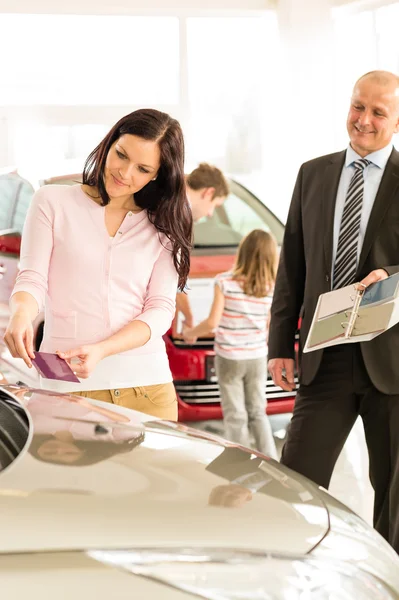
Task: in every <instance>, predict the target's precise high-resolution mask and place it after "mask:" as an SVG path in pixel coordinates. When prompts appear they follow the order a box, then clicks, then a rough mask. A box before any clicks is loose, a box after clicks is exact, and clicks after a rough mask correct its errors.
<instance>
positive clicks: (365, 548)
mask: <svg viewBox="0 0 399 600" xmlns="http://www.w3.org/2000/svg"><path fill="white" fill-rule="evenodd" d="M322 498H323V501H324V502H325V503H326V505H327V508H328V511H329V516H330V531H329V533H328V534H327V535H326V537H325V538H324V539H323V540H322V542H321V543H320V544H319V545H318V546H316V548H315V549H314V550H313V551H312V556H316V557H318V558H332V559H335V558H337V559H340V560H345V561H350V562H352V563H354V564H356V565H357V566H358V567H360V568H361V569H362V570H363V571H368V572H369V573H372V574H373V575H375V576H376V577H378V578H379V579H380V580H382V581H385V582H387V584H388V585H389V586H390V587H391V588H392V589H393V590H395V592H396V593H397V597H398V598H399V557H398V555H397V554H396V552H395V551H394V550H393V548H391V546H390V545H389V544H388V543H387V542H386V541H385V540H384V539H383V538H382V537H381V536H380V534H379V533H377V532H376V531H375V529H373V528H372V527H370V525H368V524H367V523H366V522H365V521H363V519H361V518H360V517H359V516H358V515H356V514H355V513H353V512H352V511H351V510H350V509H348V508H347V507H346V506H344V505H343V504H341V503H340V502H339V501H338V500H335V498H334V499H333V498H331V496H328V495H327V494H324V493H323V496H322Z"/></svg>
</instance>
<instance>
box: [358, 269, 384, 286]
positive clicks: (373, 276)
mask: <svg viewBox="0 0 399 600" xmlns="http://www.w3.org/2000/svg"><path fill="white" fill-rule="evenodd" d="M387 277H389V275H388V273H387V272H386V271H385V269H375V271H371V273H369V274H368V275H367V277H365V278H364V279H362V280H361V281H360V282H359V283H358V284H357V289H358V290H361V289H363V290H364V289H366V288H368V287H369V285H371V284H372V283H376V282H377V281H382V280H383V279H386V278H387Z"/></svg>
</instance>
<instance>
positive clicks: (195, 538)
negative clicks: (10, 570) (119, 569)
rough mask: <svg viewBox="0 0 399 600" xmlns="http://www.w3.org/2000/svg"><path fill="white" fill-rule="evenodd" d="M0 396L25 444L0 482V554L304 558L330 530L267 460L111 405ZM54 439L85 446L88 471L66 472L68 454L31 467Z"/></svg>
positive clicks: (306, 494)
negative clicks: (19, 409)
mask: <svg viewBox="0 0 399 600" xmlns="http://www.w3.org/2000/svg"><path fill="white" fill-rule="evenodd" d="M5 389H6V390H7V392H8V393H10V392H11V393H12V394H13V395H14V398H17V399H18V401H19V402H20V403H21V404H22V405H23V406H25V409H26V411H27V412H28V416H29V420H30V437H29V440H28V442H27V444H26V447H25V450H24V451H23V452H22V453H21V454H20V456H19V457H18V458H17V459H16V460H15V461H14V462H13V463H12V464H11V465H10V466H9V467H7V468H6V469H5V470H4V471H3V472H2V473H0V531H1V536H0V553H9V552H31V551H33V552H35V551H49V550H80V549H94V548H102V549H110V548H132V547H164V548H165V547H181V546H183V547H184V546H190V547H193V546H194V547H196V546H198V547H208V548H209V547H218V548H234V549H250V550H263V551H264V550H268V551H274V552H290V553H298V554H303V553H306V552H309V551H310V550H311V549H312V548H313V547H314V546H315V545H317V544H318V543H319V542H320V541H321V540H322V539H323V537H324V536H325V535H326V534H327V532H328V530H329V515H328V511H327V509H326V507H325V504H324V502H323V500H322V498H321V496H319V494H318V491H317V488H316V486H314V485H313V484H311V483H310V482H309V481H308V480H306V479H305V478H303V477H301V476H299V475H297V474H295V473H294V472H292V471H290V470H288V469H286V468H285V467H283V466H281V465H279V464H278V463H277V462H275V461H273V460H272V459H268V458H266V457H264V456H262V455H258V454H256V453H255V452H253V453H251V451H249V450H246V449H244V448H241V447H239V446H235V445H233V444H229V443H228V442H225V441H224V440H221V439H220V438H217V437H216V436H212V435H208V434H204V433H202V432H198V431H197V430H194V429H190V428H188V427H186V426H184V425H182V424H176V423H170V422H166V421H157V420H150V419H151V418H150V417H148V416H146V415H143V414H142V413H137V412H135V411H129V410H127V409H123V408H120V407H116V406H113V405H105V404H103V403H100V402H96V401H88V400H87V399H85V400H83V399H78V398H76V397H72V396H62V395H57V394H53V393H52V394H49V393H44V392H40V391H38V390H31V389H29V388H23V389H17V388H15V387H13V386H9V388H5ZM49 407H50V408H51V410H49ZM82 411H83V412H82ZM84 411H86V412H84ZM93 414H94V417H93ZM121 419H122V420H121ZM99 424H100V429H99V428H98V425H99ZM60 431H61V432H64V434H63V435H60V434H59V432H60ZM65 431H69V432H71V431H72V435H73V436H74V437H76V438H79V437H80V438H82V437H86V438H90V439H89V443H88V446H90V442H93V440H94V442H93V443H92V444H91V446H90V448H89V449H87V448H86V450H85V453H86V456H87V457H88V461H87V462H89V463H90V462H91V463H92V464H85V465H80V466H76V464H73V461H74V460H75V459H74V457H73V454H72V457H71V455H69V456H68V452H67V453H66V456H63V455H60V454H57V456H58V458H56V460H57V462H58V463H60V462H61V463H65V461H70V464H57V462H54V456H52V458H51V460H52V462H46V460H47V461H48V454H47V455H44V458H45V460H43V453H42V454H41V457H40V452H42V450H38V448H40V447H43V446H41V444H42V442H43V439H47V438H51V439H53V440H54V439H58V438H61V441H63V440H64V438H65V435H66V434H65ZM82 431H83V433H82ZM46 436H47V438H46ZM57 436H58V438H57ZM96 436H99V437H100V438H102V439H104V438H105V439H106V442H107V443H106V444H105V447H108V446H110V447H111V450H112V448H115V449H116V450H115V452H114V451H113V450H112V451H111V452H109V449H108V450H107V448H106V450H107V451H105V450H104V448H102V447H98V444H96V443H95V441H96V439H97V438H96ZM70 439H71V434H70V433H69V434H68V436H67V440H70ZM72 439H73V438H72ZM121 440H122V441H121ZM126 440H129V442H128V443H129V446H128V447H126ZM47 441H48V440H47ZM61 445H62V444H61ZM100 446H101V444H100ZM96 453H97V455H96ZM71 461H72V462H71ZM248 487H249V488H250V489H251V490H252V495H251V492H248V491H247V489H248Z"/></svg>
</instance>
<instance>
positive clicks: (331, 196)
mask: <svg viewBox="0 0 399 600" xmlns="http://www.w3.org/2000/svg"><path fill="white" fill-rule="evenodd" d="M345 156H346V150H343V151H342V152H338V153H337V154H334V155H332V156H331V158H330V161H331V162H330V164H329V165H327V167H326V169H325V171H324V174H323V177H324V181H323V197H322V209H323V230H322V232H323V240H324V259H325V263H326V269H327V273H328V274H330V273H331V270H332V253H333V236H334V213H335V202H336V199H337V192H338V185H339V180H340V178H341V173H342V168H343V166H344V161H345Z"/></svg>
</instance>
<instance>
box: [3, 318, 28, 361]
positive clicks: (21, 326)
mask: <svg viewBox="0 0 399 600" xmlns="http://www.w3.org/2000/svg"><path fill="white" fill-rule="evenodd" d="M4 341H5V343H6V345H7V348H8V349H9V351H10V353H11V356H13V357H14V358H22V359H23V361H24V362H25V364H26V365H27V366H28V367H29V368H31V367H32V362H31V359H32V358H35V353H34V350H33V326H32V320H31V317H30V314H29V311H25V310H23V309H22V308H21V309H18V310H17V311H16V312H15V313H14V314H13V316H12V317H11V319H10V321H9V323H8V326H7V329H6V332H5V334H4Z"/></svg>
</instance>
